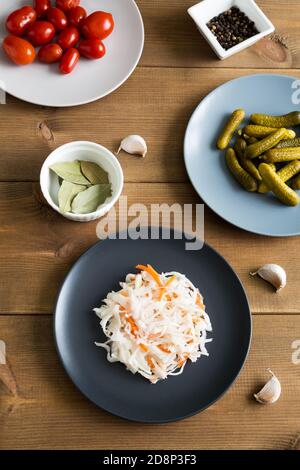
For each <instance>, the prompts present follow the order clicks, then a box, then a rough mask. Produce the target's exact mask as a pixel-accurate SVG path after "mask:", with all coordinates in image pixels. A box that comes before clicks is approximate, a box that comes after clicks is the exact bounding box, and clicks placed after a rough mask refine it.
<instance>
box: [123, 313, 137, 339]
mask: <svg viewBox="0 0 300 470" xmlns="http://www.w3.org/2000/svg"><path fill="white" fill-rule="evenodd" d="M126 320H127V321H128V323H129V324H130V331H131V333H132V334H133V335H134V336H136V335H137V332H138V327H137V324H136V323H135V321H134V319H133V318H132V317H131V316H129V317H127V318H126Z"/></svg>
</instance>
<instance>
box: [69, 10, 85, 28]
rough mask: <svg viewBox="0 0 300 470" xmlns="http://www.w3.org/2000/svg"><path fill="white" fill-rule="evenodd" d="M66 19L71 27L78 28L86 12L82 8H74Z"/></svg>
mask: <svg viewBox="0 0 300 470" xmlns="http://www.w3.org/2000/svg"><path fill="white" fill-rule="evenodd" d="M68 18H69V21H70V23H71V24H72V25H73V26H77V27H78V26H79V25H80V24H81V23H82V21H83V20H84V19H85V18H86V10H85V9H84V8H83V7H74V8H71V10H70V11H69V13H68Z"/></svg>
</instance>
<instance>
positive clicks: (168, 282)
mask: <svg viewBox="0 0 300 470" xmlns="http://www.w3.org/2000/svg"><path fill="white" fill-rule="evenodd" d="M175 279H176V276H171V277H169V279H168V280H167V282H166V283H165V287H167V286H169V285H170V284H171V283H172V282H173V281H174V280H175Z"/></svg>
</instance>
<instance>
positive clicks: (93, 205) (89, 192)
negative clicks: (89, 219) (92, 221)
mask: <svg viewBox="0 0 300 470" xmlns="http://www.w3.org/2000/svg"><path fill="white" fill-rule="evenodd" d="M111 194H112V191H111V184H96V185H94V186H90V187H89V188H87V189H86V190H85V191H82V192H80V193H79V194H77V196H75V198H74V199H73V202H72V206H71V208H72V212H73V213H74V214H89V213H91V212H95V211H96V210H97V208H98V207H99V206H100V205H101V204H103V203H104V202H105V201H106V199H107V198H108V197H109V196H111Z"/></svg>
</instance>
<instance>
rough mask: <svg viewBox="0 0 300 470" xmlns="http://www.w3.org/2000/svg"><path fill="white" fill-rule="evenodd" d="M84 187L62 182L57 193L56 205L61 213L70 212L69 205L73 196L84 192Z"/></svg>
mask: <svg viewBox="0 0 300 470" xmlns="http://www.w3.org/2000/svg"><path fill="white" fill-rule="evenodd" d="M85 189H86V186H83V185H81V184H74V183H70V182H69V181H65V180H64V181H63V182H62V184H61V187H60V188H59V191H58V205H59V209H60V210H61V212H62V213H65V212H71V204H72V201H73V199H74V197H75V196H77V194H79V193H80V192H81V191H84V190H85Z"/></svg>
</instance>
